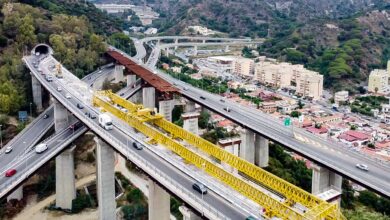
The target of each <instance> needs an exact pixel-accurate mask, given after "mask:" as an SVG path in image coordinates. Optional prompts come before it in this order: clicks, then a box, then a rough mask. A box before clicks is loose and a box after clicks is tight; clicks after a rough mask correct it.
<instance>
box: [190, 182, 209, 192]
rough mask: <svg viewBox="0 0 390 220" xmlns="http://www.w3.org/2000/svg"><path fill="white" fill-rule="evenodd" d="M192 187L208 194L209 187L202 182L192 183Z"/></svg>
mask: <svg viewBox="0 0 390 220" xmlns="http://www.w3.org/2000/svg"><path fill="white" fill-rule="evenodd" d="M192 188H193V189H194V190H195V191H197V192H198V193H200V194H207V187H206V186H205V185H203V184H202V183H198V182H196V183H194V184H193V185H192Z"/></svg>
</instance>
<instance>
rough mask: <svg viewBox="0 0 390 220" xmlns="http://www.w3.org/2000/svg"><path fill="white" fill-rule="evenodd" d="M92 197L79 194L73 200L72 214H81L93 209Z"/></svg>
mask: <svg viewBox="0 0 390 220" xmlns="http://www.w3.org/2000/svg"><path fill="white" fill-rule="evenodd" d="M91 199H92V198H91V196H89V195H85V194H78V195H77V196H76V198H75V199H73V200H72V213H79V212H81V211H83V210H84V209H86V208H90V207H92V202H91Z"/></svg>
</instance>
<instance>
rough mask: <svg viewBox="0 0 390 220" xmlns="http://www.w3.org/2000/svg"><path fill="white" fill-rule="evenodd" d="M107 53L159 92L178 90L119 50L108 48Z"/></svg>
mask: <svg viewBox="0 0 390 220" xmlns="http://www.w3.org/2000/svg"><path fill="white" fill-rule="evenodd" d="M107 54H108V55H110V56H111V57H112V58H114V59H115V60H116V61H117V62H119V63H120V64H121V65H123V66H124V67H125V68H126V69H127V70H128V71H130V72H131V73H134V74H135V75H137V76H139V77H141V78H142V79H143V80H145V81H146V82H147V83H149V84H150V85H151V86H153V87H154V88H156V89H157V90H158V91H159V92H168V93H169V92H170V93H176V92H178V91H179V90H178V89H177V88H175V87H174V86H173V85H172V84H170V83H169V82H167V81H166V80H164V79H162V78H161V77H159V76H158V75H156V74H154V73H152V72H150V71H149V70H147V69H145V68H144V67H142V66H140V65H138V64H137V63H135V62H134V61H132V60H130V59H129V58H127V57H125V56H123V55H122V54H120V53H119V52H116V51H113V50H110V51H108V52H107Z"/></svg>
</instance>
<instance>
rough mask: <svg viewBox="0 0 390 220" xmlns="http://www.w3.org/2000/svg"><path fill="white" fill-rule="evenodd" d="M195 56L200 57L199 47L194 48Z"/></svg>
mask: <svg viewBox="0 0 390 220" xmlns="http://www.w3.org/2000/svg"><path fill="white" fill-rule="evenodd" d="M194 55H195V56H196V55H198V46H196V45H195V46H194Z"/></svg>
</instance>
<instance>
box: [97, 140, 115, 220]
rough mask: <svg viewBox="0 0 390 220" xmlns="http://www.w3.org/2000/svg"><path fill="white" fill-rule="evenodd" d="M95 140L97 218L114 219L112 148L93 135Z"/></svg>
mask: <svg viewBox="0 0 390 220" xmlns="http://www.w3.org/2000/svg"><path fill="white" fill-rule="evenodd" d="M94 139H95V142H96V168H97V171H96V174H97V175H96V182H97V184H96V185H97V197H98V207H99V219H100V220H111V219H116V213H115V210H116V202H115V179H114V167H115V158H114V150H113V149H112V148H111V147H110V146H109V145H108V144H106V143H105V142H104V141H103V140H101V139H99V138H97V137H95V138H94Z"/></svg>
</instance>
